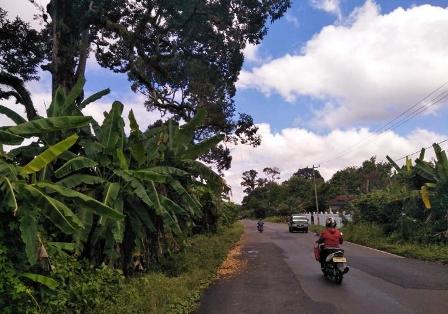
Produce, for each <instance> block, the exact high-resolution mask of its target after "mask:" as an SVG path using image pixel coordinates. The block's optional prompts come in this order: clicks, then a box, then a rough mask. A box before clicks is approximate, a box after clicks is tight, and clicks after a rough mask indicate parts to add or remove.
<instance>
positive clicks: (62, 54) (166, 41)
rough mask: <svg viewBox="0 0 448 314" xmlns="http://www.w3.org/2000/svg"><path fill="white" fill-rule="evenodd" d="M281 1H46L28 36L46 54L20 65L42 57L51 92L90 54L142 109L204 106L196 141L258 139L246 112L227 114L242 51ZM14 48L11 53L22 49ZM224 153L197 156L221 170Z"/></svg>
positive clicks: (286, 0)
mask: <svg viewBox="0 0 448 314" xmlns="http://www.w3.org/2000/svg"><path fill="white" fill-rule="evenodd" d="M30 1H31V0H30ZM31 2H33V3H34V1H31ZM289 6H290V0H228V1H205V0H191V1H183V0H107V1H106V0H51V1H50V2H49V4H48V6H47V7H45V8H44V7H41V8H40V11H41V14H40V19H41V21H42V22H43V23H44V29H43V30H42V31H40V32H37V33H36V36H38V37H39V38H36V40H34V43H35V44H36V45H38V46H39V45H42V46H43V49H44V50H45V51H46V55H45V57H44V58H40V59H39V57H40V56H36V58H35V60H30V62H28V63H27V64H26V66H27V67H30V66H31V68H32V69H34V70H35V69H36V66H37V63H39V62H37V61H44V63H45V64H43V65H42V69H44V70H46V71H49V72H51V74H52V82H53V91H55V90H56V88H57V87H58V86H62V87H63V88H64V89H65V90H66V91H68V90H69V89H70V88H71V87H73V86H74V84H75V82H77V80H78V79H80V78H83V77H84V75H85V72H86V62H87V59H88V57H89V56H90V55H91V54H92V53H93V54H94V55H95V57H96V60H97V61H98V63H99V64H100V65H101V66H102V67H104V68H108V69H110V70H112V71H114V72H119V73H126V74H127V75H128V78H129V80H130V82H131V86H132V89H133V90H134V91H136V92H140V93H143V94H144V95H146V97H147V98H146V102H145V106H146V107H147V108H148V110H152V109H157V110H160V111H162V112H163V113H169V114H171V115H173V116H174V117H175V118H177V119H179V120H180V119H183V120H187V121H188V120H190V119H191V117H192V116H193V115H194V114H195V113H196V111H197V108H198V107H207V111H208V112H209V118H208V121H207V123H206V124H205V125H204V126H203V127H202V128H201V129H200V130H199V131H198V133H197V138H198V139H204V138H207V137H209V136H210V135H212V134H216V133H218V132H223V133H225V134H226V135H227V137H226V141H227V142H238V141H240V142H243V143H248V144H252V145H258V144H259V142H260V138H259V137H258V136H257V134H256V131H257V128H256V126H254V124H253V121H252V118H251V117H250V116H248V115H245V114H241V115H239V117H236V116H235V106H234V100H233V97H234V95H235V82H236V81H237V79H238V75H239V72H240V70H241V67H242V63H243V59H244V58H243V54H242V50H243V49H244V48H245V46H246V45H247V44H258V43H259V42H260V41H261V40H262V39H263V37H264V36H265V35H266V32H267V24H268V22H274V21H275V20H277V19H278V18H280V17H281V16H282V15H283V14H284V13H285V12H286V10H287V9H288V7H289ZM2 19H4V17H2ZM17 21H19V20H17ZM16 23H19V22H16ZM20 23H22V24H23V22H21V21H20ZM10 24H11V23H10ZM24 25H25V24H24ZM3 26H4V24H2V30H1V32H2V33H3V32H4V27H3ZM22 29H23V31H24V32H25V34H23V36H22V37H21V38H27V36H28V34H34V33H35V32H36V30H33V29H31V28H30V27H29V26H27V25H26V26H25V27H22ZM28 37H29V36H28ZM19 42H20V41H19ZM13 49H14V48H13ZM16 51H17V52H18V54H19V59H20V58H21V57H23V56H25V55H27V51H20V50H19V49H17V50H16ZM17 52H16V53H17ZM33 62H34V63H33ZM28 73H32V71H31V72H30V71H29V70H28ZM2 74H12V75H14V76H16V77H17V76H20V75H21V70H20V69H11V68H3V72H2ZM32 74H33V75H34V74H35V72H34V73H32ZM21 78H22V79H24V80H27V79H30V78H31V77H26V76H23V75H22V77H21ZM1 83H4V82H1ZM80 100H81V99H80ZM80 100H79V101H80ZM27 112H28V109H27ZM229 153H230V152H229V150H228V149H226V148H225V146H223V145H221V146H220V147H218V148H216V149H215V150H214V151H213V152H211V154H209V155H208V156H204V159H205V160H206V161H209V162H213V161H215V162H217V166H218V169H225V168H228V167H229V166H230V156H229V155H230V154H229Z"/></svg>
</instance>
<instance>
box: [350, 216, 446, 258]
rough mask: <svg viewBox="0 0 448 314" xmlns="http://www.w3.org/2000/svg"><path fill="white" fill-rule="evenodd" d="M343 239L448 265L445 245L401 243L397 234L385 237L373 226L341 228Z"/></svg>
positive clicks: (362, 224) (354, 225) (362, 225)
mask: <svg viewBox="0 0 448 314" xmlns="http://www.w3.org/2000/svg"><path fill="white" fill-rule="evenodd" d="M342 231H343V233H344V239H345V240H347V241H350V242H354V243H358V244H361V245H366V246H369V247H373V248H376V249H379V250H384V251H386V252H390V253H393V254H397V255H401V256H405V257H412V258H417V259H422V260H427V261H438V262H442V263H445V264H448V247H447V246H446V245H436V244H425V243H419V242H413V241H403V238H402V237H401V236H400V235H399V234H391V235H385V234H384V232H383V230H382V228H381V227H380V226H378V225H375V224H366V223H357V224H349V225H348V226H346V227H344V228H342Z"/></svg>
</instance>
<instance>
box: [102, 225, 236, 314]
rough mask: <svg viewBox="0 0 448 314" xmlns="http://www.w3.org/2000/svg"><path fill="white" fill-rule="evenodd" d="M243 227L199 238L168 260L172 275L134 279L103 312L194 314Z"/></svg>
mask: <svg viewBox="0 0 448 314" xmlns="http://www.w3.org/2000/svg"><path fill="white" fill-rule="evenodd" d="M242 232H243V227H242V225H241V224H239V223H237V224H234V225H233V226H232V227H230V228H227V229H223V230H221V231H220V232H218V233H217V234H214V235H197V236H194V237H192V238H190V239H189V240H188V241H187V243H186V246H185V247H184V248H183V249H182V250H181V251H180V252H179V253H177V254H176V255H174V256H172V258H170V259H169V260H166V261H165V262H164V264H163V267H164V269H165V270H166V271H167V272H168V274H169V275H166V274H163V273H159V272H153V273H149V274H145V275H143V276H141V277H137V278H131V279H129V280H128V281H127V282H126V285H125V287H124V288H123V290H122V291H121V292H120V294H119V295H117V296H116V298H115V299H114V300H115V302H113V303H112V304H107V306H106V307H104V308H102V310H103V311H104V312H106V313H125V312H126V313H127V312H131V313H192V312H194V310H195V309H196V307H197V305H198V303H199V299H200V295H201V292H202V291H203V290H204V289H205V288H206V287H207V286H208V285H209V284H210V282H211V281H212V280H213V279H214V278H215V276H216V269H217V267H218V266H219V265H220V264H221V262H222V261H223V260H224V258H225V256H226V254H227V252H228V251H229V249H230V248H231V246H233V245H234V244H235V242H236V241H238V239H239V238H240V236H241V234H242Z"/></svg>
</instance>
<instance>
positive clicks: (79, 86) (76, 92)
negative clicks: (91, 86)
mask: <svg viewBox="0 0 448 314" xmlns="http://www.w3.org/2000/svg"><path fill="white" fill-rule="evenodd" d="M85 83H86V79H85V78H84V76H83V75H81V76H80V77H79V78H78V80H77V81H76V82H75V85H74V86H73V87H72V89H71V90H70V91H69V92H68V94H67V96H66V97H65V101H64V103H63V105H62V108H60V110H59V115H69V114H72V111H73V108H75V101H76V99H77V98H78V97H79V96H80V95H81V93H82V91H83V88H84V84H85Z"/></svg>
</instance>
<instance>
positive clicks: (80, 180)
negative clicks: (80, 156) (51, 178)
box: [56, 174, 105, 188]
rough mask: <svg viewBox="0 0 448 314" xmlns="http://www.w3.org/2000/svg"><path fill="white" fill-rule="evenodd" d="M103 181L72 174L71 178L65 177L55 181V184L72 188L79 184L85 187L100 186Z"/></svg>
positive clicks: (87, 175)
mask: <svg viewBox="0 0 448 314" xmlns="http://www.w3.org/2000/svg"><path fill="white" fill-rule="evenodd" d="M104 182H105V180H104V179H103V178H101V177H97V176H92V175H89V174H73V175H71V176H68V177H65V178H64V179H61V180H59V181H57V182H56V183H57V184H60V185H63V186H65V187H66V188H74V187H77V186H78V185H81V184H86V185H95V184H102V183H104Z"/></svg>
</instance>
